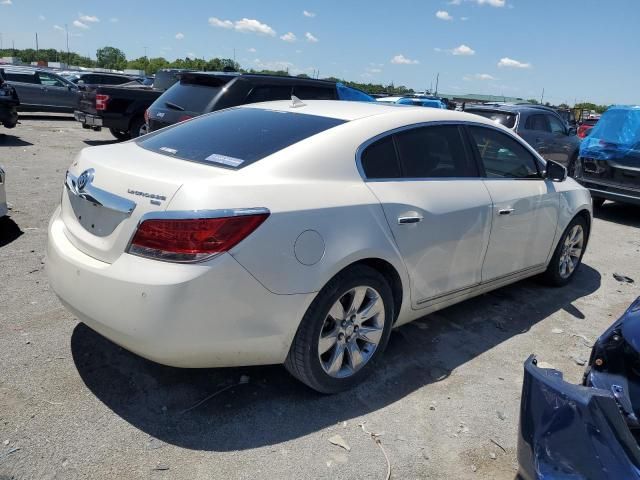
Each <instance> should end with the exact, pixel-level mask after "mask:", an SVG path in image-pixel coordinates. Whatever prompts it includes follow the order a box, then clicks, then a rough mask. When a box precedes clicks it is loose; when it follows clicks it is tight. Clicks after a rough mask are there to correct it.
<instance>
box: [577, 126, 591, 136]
mask: <svg viewBox="0 0 640 480" xmlns="http://www.w3.org/2000/svg"><path fill="white" fill-rule="evenodd" d="M589 130H591V126H588V125H580V126H579V127H578V137H579V138H584V137H586V136H587V132H589Z"/></svg>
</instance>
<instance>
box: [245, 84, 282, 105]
mask: <svg viewBox="0 0 640 480" xmlns="http://www.w3.org/2000/svg"><path fill="white" fill-rule="evenodd" d="M290 99H291V85H260V86H257V87H253V89H252V90H251V92H250V93H249V95H248V96H247V103H258V102H270V101H272V100H290Z"/></svg>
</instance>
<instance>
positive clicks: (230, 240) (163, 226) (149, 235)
mask: <svg viewBox="0 0 640 480" xmlns="http://www.w3.org/2000/svg"><path fill="white" fill-rule="evenodd" d="M268 216H269V213H256V214H250V215H239V216H231V217H220V218H193V219H191V218H188V219H166V220H165V219H151V220H145V221H143V222H142V223H141V224H140V225H139V226H138V230H137V231H136V233H135V235H134V237H133V240H131V244H130V245H129V248H128V250H127V251H128V253H131V254H133V255H138V256H141V257H147V258H153V259H156V260H165V261H168V262H200V261H202V260H206V259H208V258H210V257H212V256H214V255H217V254H218V253H222V252H226V251H228V250H230V249H232V248H233V247H235V246H236V245H237V244H238V243H240V242H241V241H242V240H244V239H245V238H246V237H248V236H249V235H250V234H251V233H252V232H253V231H254V230H255V229H256V228H258V227H259V226H260V225H261V224H262V222H264V221H265V220H266V219H267V217H268Z"/></svg>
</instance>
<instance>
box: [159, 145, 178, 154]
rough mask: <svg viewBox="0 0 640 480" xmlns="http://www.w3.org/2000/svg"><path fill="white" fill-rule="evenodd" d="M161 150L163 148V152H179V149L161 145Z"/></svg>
mask: <svg viewBox="0 0 640 480" xmlns="http://www.w3.org/2000/svg"><path fill="white" fill-rule="evenodd" d="M160 150H162V151H163V152H167V153H170V154H171V155H175V154H176V153H178V150H176V149H175V148H170V147H160Z"/></svg>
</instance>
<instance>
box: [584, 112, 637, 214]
mask: <svg viewBox="0 0 640 480" xmlns="http://www.w3.org/2000/svg"><path fill="white" fill-rule="evenodd" d="M575 177H576V180H578V182H580V183H581V184H582V185H584V186H585V187H586V188H588V189H589V190H590V191H591V195H592V197H593V203H594V205H595V206H596V207H600V206H602V204H603V203H604V201H605V200H613V201H616V202H621V203H630V204H635V205H640V106H615V107H611V108H609V109H608V110H607V111H606V112H604V114H603V115H602V117H601V118H600V120H599V121H598V123H597V124H596V125H595V126H594V127H593V128H592V129H591V132H589V136H587V137H586V138H585V139H584V140H583V141H582V145H581V146H580V161H579V162H578V167H577V169H576V175H575Z"/></svg>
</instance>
